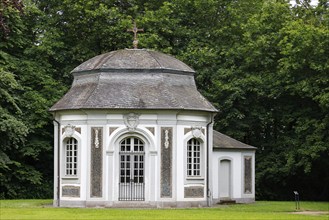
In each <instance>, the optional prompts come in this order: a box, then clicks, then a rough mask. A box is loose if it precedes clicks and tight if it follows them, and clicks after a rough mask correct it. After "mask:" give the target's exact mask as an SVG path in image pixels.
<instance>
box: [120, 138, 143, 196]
mask: <svg viewBox="0 0 329 220" xmlns="http://www.w3.org/2000/svg"><path fill="white" fill-rule="evenodd" d="M119 156H120V171H119V172H120V180H119V201H144V199H145V198H144V189H145V185H144V156H145V153H144V143H143V142H142V141H141V140H140V139H138V138H136V137H128V138H126V139H124V140H123V141H122V142H121V144H120V152H119Z"/></svg>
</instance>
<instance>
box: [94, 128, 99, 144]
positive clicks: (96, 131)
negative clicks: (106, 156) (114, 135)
mask: <svg viewBox="0 0 329 220" xmlns="http://www.w3.org/2000/svg"><path fill="white" fill-rule="evenodd" d="M94 131H95V143H94V144H95V145H94V146H95V148H99V137H98V129H95V130H94Z"/></svg>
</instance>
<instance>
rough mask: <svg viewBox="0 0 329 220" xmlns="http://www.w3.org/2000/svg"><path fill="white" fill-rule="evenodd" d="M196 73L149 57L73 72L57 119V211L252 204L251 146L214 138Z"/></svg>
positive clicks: (103, 58)
mask: <svg viewBox="0 0 329 220" xmlns="http://www.w3.org/2000/svg"><path fill="white" fill-rule="evenodd" d="M194 73H195V71H194V70H193V69H191V68H190V67H189V66H187V65H186V64H184V63H183V62H181V61H179V60H177V59H175V58H173V57H172V56H169V55H166V54H163V53H160V52H156V51H152V50H146V49H124V50H117V51H112V52H109V53H105V54H102V55H99V56H96V57H94V58H91V59H90V60H88V61H86V62H84V63H82V64H81V65H79V66H78V67H76V68H75V69H74V70H73V71H72V74H73V76H74V80H73V84H72V87H71V89H70V90H69V91H68V92H67V93H66V94H65V95H64V96H63V97H62V99H60V100H59V101H58V102H57V103H56V104H55V105H54V106H52V107H51V109H50V111H51V112H52V113H53V116H54V126H55V138H54V155H55V161H54V166H55V169H54V176H55V178H54V205H55V206H61V207H97V206H101V207H201V206H211V205H213V204H216V203H218V202H223V201H234V202H237V203H247V202H253V201H254V199H255V147H252V146H249V145H246V144H244V143H241V142H239V141H237V140H234V139H232V138H230V137H228V136H226V135H224V134H221V133H219V132H217V131H214V130H213V123H214V115H215V114H216V113H217V109H216V108H215V107H214V106H213V105H212V104H211V103H210V102H209V101H207V100H206V99H205V98H204V97H203V96H202V95H201V94H200V93H199V92H198V90H197V88H196V84H195V81H194Z"/></svg>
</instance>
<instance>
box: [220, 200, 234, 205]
mask: <svg viewBox="0 0 329 220" xmlns="http://www.w3.org/2000/svg"><path fill="white" fill-rule="evenodd" d="M217 204H220V205H232V204H236V201H235V200H232V199H221V200H220V201H219V202H218V203H217Z"/></svg>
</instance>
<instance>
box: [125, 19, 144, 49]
mask: <svg viewBox="0 0 329 220" xmlns="http://www.w3.org/2000/svg"><path fill="white" fill-rule="evenodd" d="M127 31H131V32H133V33H134V41H133V45H134V49H137V47H138V38H137V33H138V32H139V31H142V32H143V31H144V29H138V28H137V26H136V21H134V26H133V28H132V29H127Z"/></svg>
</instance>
